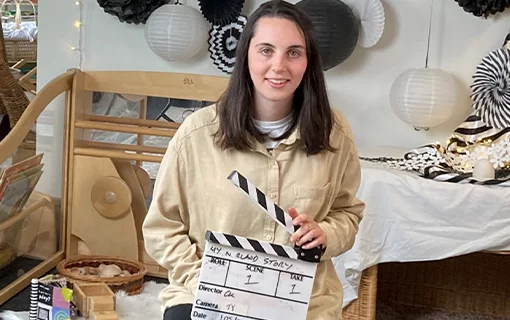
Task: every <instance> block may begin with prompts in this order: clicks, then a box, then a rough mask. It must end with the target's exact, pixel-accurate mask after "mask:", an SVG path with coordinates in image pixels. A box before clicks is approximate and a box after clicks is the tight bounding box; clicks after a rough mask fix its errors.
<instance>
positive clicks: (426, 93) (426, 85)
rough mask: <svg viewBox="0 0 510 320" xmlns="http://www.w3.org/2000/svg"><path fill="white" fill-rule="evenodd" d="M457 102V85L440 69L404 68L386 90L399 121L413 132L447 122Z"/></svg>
mask: <svg viewBox="0 0 510 320" xmlns="http://www.w3.org/2000/svg"><path fill="white" fill-rule="evenodd" d="M457 101H458V91H457V83H456V82H455V79H454V78H453V77H452V76H451V75H450V74H449V73H447V72H445V71H443V70H440V69H431V68H421V69H408V70H406V71H404V72H403V73H402V74H400V75H399V76H398V77H397V79H396V80H395V82H394V83H393V85H392V87H391V91H390V104H391V108H392V109H393V112H395V114H396V115H397V117H399V118H400V120H402V121H404V122H406V123H408V124H410V125H412V126H413V127H414V128H415V129H416V130H421V129H424V130H428V129H429V128H431V127H435V126H437V125H440V124H441V123H443V122H445V121H446V120H448V119H449V118H450V117H451V116H452V115H453V113H454V111H455V108H456V106H457Z"/></svg>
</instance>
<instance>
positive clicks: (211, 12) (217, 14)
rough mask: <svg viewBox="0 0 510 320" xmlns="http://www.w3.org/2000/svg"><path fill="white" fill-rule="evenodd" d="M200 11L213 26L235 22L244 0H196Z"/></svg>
mask: <svg viewBox="0 0 510 320" xmlns="http://www.w3.org/2000/svg"><path fill="white" fill-rule="evenodd" d="M198 5H199V6H200V11H202V14H203V15H204V17H205V19H206V20H207V21H209V22H210V23H211V24H212V25H214V26H224V25H227V24H229V23H232V22H235V21H236V20H237V17H239V16H240V15H241V10H242V9H243V5H244V0H198Z"/></svg>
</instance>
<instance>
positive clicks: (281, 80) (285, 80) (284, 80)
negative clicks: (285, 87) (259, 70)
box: [267, 79, 289, 84]
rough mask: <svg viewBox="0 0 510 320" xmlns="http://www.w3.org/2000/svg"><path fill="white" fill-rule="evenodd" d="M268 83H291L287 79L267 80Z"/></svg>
mask: <svg viewBox="0 0 510 320" xmlns="http://www.w3.org/2000/svg"><path fill="white" fill-rule="evenodd" d="M267 81H269V82H271V83H274V84H284V83H285V82H287V81H289V80H287V79H267Z"/></svg>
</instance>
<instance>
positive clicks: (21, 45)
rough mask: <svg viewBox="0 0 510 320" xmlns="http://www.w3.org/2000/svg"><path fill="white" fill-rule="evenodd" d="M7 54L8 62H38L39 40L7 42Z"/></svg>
mask: <svg viewBox="0 0 510 320" xmlns="http://www.w3.org/2000/svg"><path fill="white" fill-rule="evenodd" d="M5 54H6V55H7V61H8V62H18V61H20V60H22V59H23V60H25V61H27V62H36V61H37V40H34V41H29V40H17V39H6V40H5Z"/></svg>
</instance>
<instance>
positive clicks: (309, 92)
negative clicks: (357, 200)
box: [215, 0, 333, 155]
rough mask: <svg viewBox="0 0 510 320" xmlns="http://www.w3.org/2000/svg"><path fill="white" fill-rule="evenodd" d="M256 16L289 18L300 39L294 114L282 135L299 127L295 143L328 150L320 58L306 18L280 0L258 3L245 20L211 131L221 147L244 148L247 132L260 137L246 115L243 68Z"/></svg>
mask: <svg viewBox="0 0 510 320" xmlns="http://www.w3.org/2000/svg"><path fill="white" fill-rule="evenodd" d="M262 17H278V18H284V19H287V20H290V21H292V22H294V23H295V24H296V25H297V26H298V28H299V29H300V30H301V32H302V33H303V35H304V38H305V44H306V55H307V60H308V64H307V68H306V71H305V73H304V75H303V79H302V81H301V84H300V85H299V86H298V88H297V89H296V91H295V92H294V98H293V115H294V119H293V122H292V125H291V127H290V128H289V130H288V131H287V133H286V134H284V135H283V136H282V138H283V137H287V136H288V135H290V133H291V132H292V131H293V130H294V129H295V128H296V126H298V127H299V132H300V138H301V143H302V145H303V147H304V148H305V150H306V153H307V154H309V155H313V154H317V153H320V152H321V151H322V150H333V148H332V147H331V144H330V141H329V139H330V138H329V137H330V133H331V128H332V126H333V113H332V110H331V108H330V104H329V100H328V95H327V92H326V84H325V80H324V74H323V68H322V61H321V57H320V53H319V48H318V44H317V40H316V36H315V31H314V28H313V25H312V23H311V22H310V20H309V19H308V17H307V16H306V14H305V13H304V12H303V11H302V10H301V9H299V8H297V7H296V6H294V5H292V4H290V3H287V2H285V1H281V0H273V1H269V2H265V3H263V4H262V5H261V6H260V7H259V8H258V9H257V10H256V11H255V12H254V13H253V14H252V15H251V16H250V17H249V19H248V22H247V23H246V26H245V27H244V30H243V32H242V34H241V37H240V39H239V42H238V45H237V49H236V63H235V66H234V69H233V71H232V75H231V78H230V82H229V85H228V87H227V90H226V91H225V93H224V94H223V95H222V97H221V98H220V99H219V101H218V103H217V113H218V116H219V119H220V126H219V130H218V132H216V135H215V136H216V138H217V142H218V143H219V145H220V146H221V148H223V149H226V148H235V149H237V150H246V149H248V148H249V147H250V142H249V135H251V136H253V137H255V139H257V140H258V141H260V142H263V141H264V140H265V139H266V135H264V134H262V133H261V132H260V131H259V130H257V128H256V127H255V124H254V122H253V120H252V117H251V115H252V110H253V90H254V88H253V81H252V80H251V77H250V71H249V70H248V49H249V46H250V41H251V39H252V38H253V36H254V34H255V30H256V27H257V22H258V20H259V19H260V18H262Z"/></svg>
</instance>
